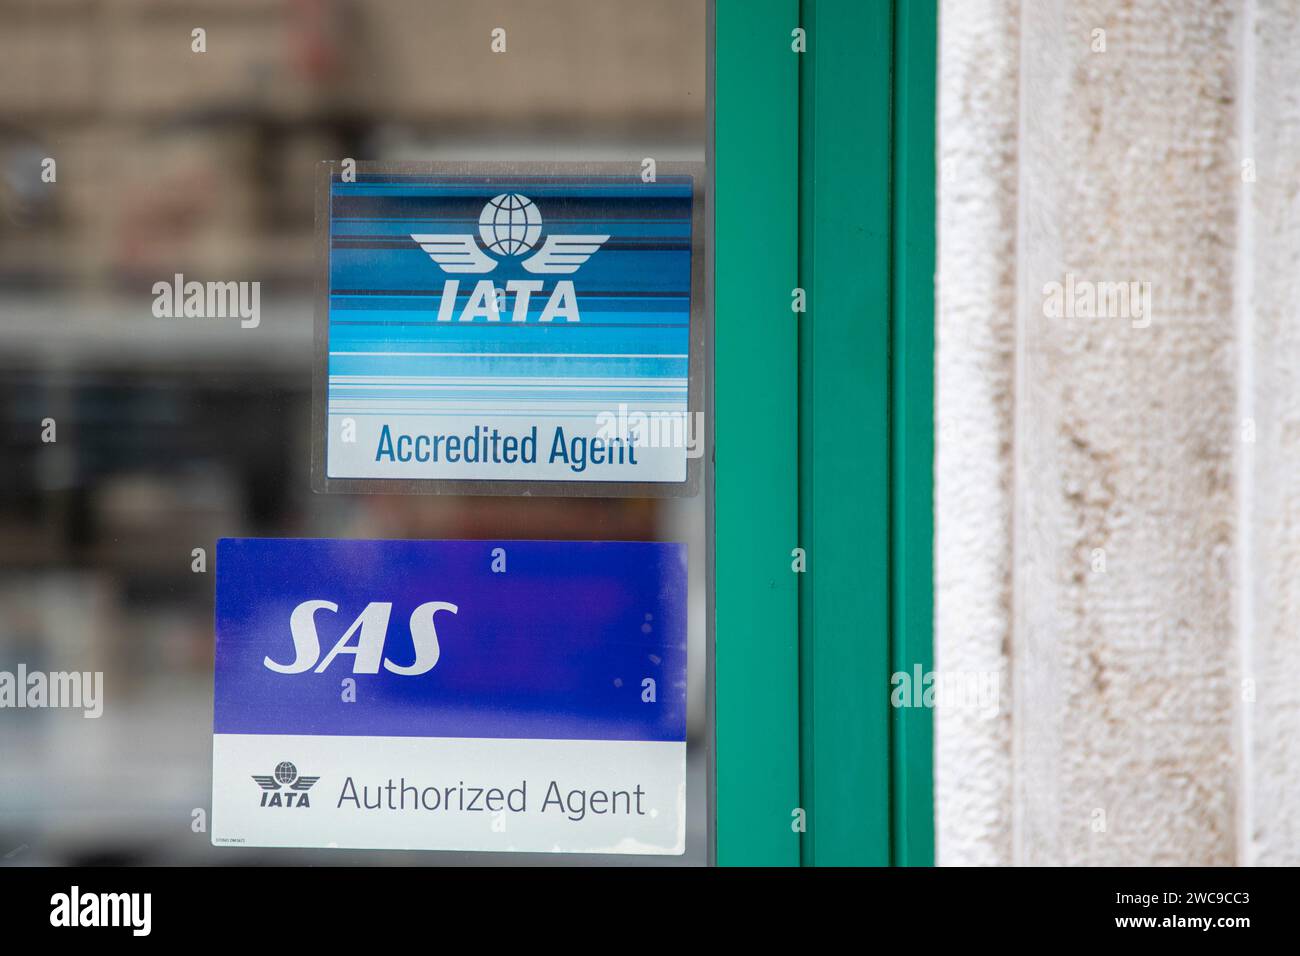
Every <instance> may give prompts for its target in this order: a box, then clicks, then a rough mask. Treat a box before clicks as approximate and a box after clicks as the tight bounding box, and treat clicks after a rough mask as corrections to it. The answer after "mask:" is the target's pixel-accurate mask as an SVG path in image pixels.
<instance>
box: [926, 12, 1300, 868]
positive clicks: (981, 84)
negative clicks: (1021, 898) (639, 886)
mask: <svg viewBox="0 0 1300 956" xmlns="http://www.w3.org/2000/svg"><path fill="white" fill-rule="evenodd" d="M1256 19H1257V20H1258V28H1257V29H1256V28H1255V27H1254V25H1253V24H1254V23H1255V21H1256ZM942 22H943V26H942V30H941V47H940V58H941V64H942V66H941V77H940V88H941V93H940V97H941V99H940V143H941V167H940V168H941V171H942V172H941V182H940V210H941V211H940V239H939V241H940V256H939V319H938V321H939V354H938V359H937V361H938V379H939V383H938V395H937V402H938V409H939V412H938V415H939V424H938V427H939V447H938V455H937V464H936V512H937V530H936V629H937V633H936V645H937V659H938V667H939V669H940V670H941V671H943V670H959V669H986V668H987V669H996V670H998V671H1000V672H1002V673H1004V674H1005V673H1007V672H1008V671H1009V673H1010V681H1009V683H1010V687H1011V692H1010V694H1004V696H1003V716H1002V717H1001V718H999V719H998V720H996V721H993V722H988V723H980V722H978V721H974V720H972V719H970V717H969V715H963V714H962V713H960V712H946V709H945V708H943V707H940V709H939V711H938V713H937V716H936V726H937V730H936V802H937V820H938V844H939V860H940V862H942V863H974V862H1014V863H1024V864H1138V863H1154V864H1181V865H1194V864H1230V863H1234V862H1238V861H1239V860H1240V861H1242V862H1250V861H1253V860H1255V859H1258V860H1259V861H1260V862H1295V861H1296V859H1297V857H1298V856H1300V840H1297V836H1300V820H1298V818H1300V814H1297V813H1296V812H1292V809H1293V808H1296V807H1300V798H1297V796H1295V794H1297V793H1298V792H1300V788H1297V786H1295V783H1297V782H1300V781H1297V780H1296V777H1297V776H1298V775H1300V639H1297V637H1296V634H1297V631H1298V630H1300V625H1297V624H1296V623H1295V621H1296V620H1297V617H1296V615H1295V614H1293V613H1291V610H1292V609H1293V608H1297V606H1298V605H1300V581H1298V580H1297V575H1296V573H1294V572H1296V571H1300V469H1297V468H1296V467H1293V465H1294V463H1295V462H1297V461H1298V460H1300V457H1298V456H1297V454H1288V452H1300V392H1298V391H1297V388H1296V386H1297V385H1300V381H1298V380H1300V373H1297V372H1294V371H1292V370H1294V369H1296V368H1300V365H1298V364H1297V360H1300V326H1297V319H1298V318H1300V315H1297V308H1296V306H1295V304H1294V303H1295V302H1296V301H1297V293H1298V292H1300V271H1298V270H1297V265H1300V263H1297V261H1296V260H1297V258H1300V256H1298V254H1297V244H1298V242H1300V198H1298V197H1297V192H1300V169H1298V168H1297V164H1300V150H1297V145H1300V143H1298V142H1297V141H1298V140H1300V82H1297V80H1300V27H1298V26H1297V23H1300V3H1298V2H1296V0H1244V2H1235V0H1233V2H1230V0H1182V2H1172V0H1128V2H1124V0H1083V2H1068V0H1033V2H1032V3H1030V2H1026V3H1023V4H1022V5H1020V6H1019V9H1018V10H1017V9H1016V8H1015V7H1014V6H1013V5H1012V4H1010V3H996V2H993V0H989V2H985V3H967V2H964V0H947V2H945V3H944V4H943V7H942ZM1097 31H1104V33H1098V32H1097ZM1103 44H1104V49H1103V48H1102V45H1103ZM1008 90H1010V91H1012V95H1016V91H1018V95H1016V100H1015V102H1013V103H1010V104H1009V103H1008V102H1007V100H1008V98H1009V97H1008ZM1009 118H1010V119H1011V120H1012V121H1013V122H1014V129H1012V130H1011V131H1010V132H1009V133H1008V134H1006V136H1005V138H1004V137H1003V136H1002V135H999V134H998V133H996V132H994V131H995V130H1005V129H1006V123H1007V122H1008V119H1009ZM1248 120H1249V121H1251V122H1250V123H1249V124H1247V123H1246V121H1248ZM1243 129H1246V130H1247V136H1246V139H1245V142H1244V143H1243V137H1242V135H1241V134H1242V130H1243ZM1252 141H1253V147H1254V152H1255V156H1254V157H1253V158H1254V159H1255V162H1256V165H1257V169H1258V181H1257V182H1255V183H1253V184H1252V183H1243V177H1242V166H1241V163H1242V160H1243V151H1244V150H1246V149H1247V148H1248V144H1251V143H1252ZM953 157H956V158H957V160H958V162H957V163H956V164H954V165H955V168H954V169H947V168H945V166H944V165H943V163H944V162H946V161H947V160H949V159H951V158H953ZM963 158H968V159H970V160H971V161H970V162H969V163H968V164H967V165H966V166H965V168H963V165H962V163H961V160H962V159H963ZM948 173H951V174H952V178H951V180H950V179H949V178H948V176H947V174H948ZM968 176H973V177H974V180H973V181H972V180H971V179H968V178H967V177H968ZM1008 220H1010V221H1012V222H1013V223H1014V227H1013V229H1012V231H1013V233H1014V237H1015V239H1014V247H1013V248H1008V240H1007V235H1008V228H1007V225H1006V223H1007V222H1008ZM1265 247H1267V248H1265ZM1008 269H1009V270H1010V278H1009V277H1008V275H1009V274H1008ZM1130 283H1137V285H1136V286H1131V285H1129V284H1130ZM1147 283H1149V286H1148V285H1146V284H1147ZM1053 284H1059V285H1053ZM1120 284H1124V285H1123V286H1121V285H1120ZM1008 286H1009V287H1010V289H1009V291H1008ZM1148 289H1149V293H1148V292H1147V290H1148ZM1121 292H1131V293H1133V301H1125V299H1124V298H1123V297H1122V296H1121ZM1090 295H1092V296H1096V297H1100V299H1101V302H1100V305H1099V307H1098V309H1097V311H1098V312H1099V313H1100V314H1093V315H1087V314H1077V313H1080V312H1082V311H1083V310H1082V309H1080V308H1076V309H1075V313H1076V314H1070V312H1069V311H1068V307H1067V306H1066V305H1065V302H1064V300H1065V299H1066V297H1067V296H1069V297H1071V298H1072V299H1073V301H1074V303H1075V305H1076V307H1077V306H1085V307H1086V303H1087V301H1088V297H1089V296H1090ZM1148 295H1149V298H1148V297H1147V296H1148ZM1243 296H1245V298H1243ZM1093 301H1095V299H1094V300H1093ZM1142 306H1149V308H1142ZM1057 307H1061V308H1060V309H1059V310H1058V308H1057ZM1061 311H1064V312H1065V314H1061ZM1008 317H1010V320H1011V321H1008ZM1243 329H1245V330H1246V331H1245V332H1243V331H1242V330H1243ZM955 351H962V352H964V353H965V354H962V355H957V354H954V352H955ZM1244 410H1250V416H1247V417H1252V416H1253V419H1254V420H1255V423H1256V426H1257V429H1258V435H1257V440H1256V441H1255V442H1254V443H1253V444H1252V443H1250V442H1249V441H1247V440H1245V432H1244V429H1245V427H1246V426H1245V424H1244V423H1243V421H1242V419H1243V412H1244ZM1009 421H1010V422H1011V424H1008V422H1009ZM1289 466H1292V467H1289ZM1237 582H1246V584H1245V587H1244V588H1241V589H1238V587H1237ZM1008 605H1009V608H1010V610H1009V611H1008V610H1007V609H1006V608H1007V607H1008ZM995 634H996V635H998V640H999V642H1000V644H999V646H998V647H997V649H996V652H995V649H994V635H995ZM1243 666H1244V671H1243ZM1243 676H1247V677H1250V678H1251V679H1253V680H1254V682H1255V683H1254V685H1253V686H1254V687H1255V689H1256V694H1257V698H1258V699H1257V701H1256V702H1255V703H1253V704H1252V703H1250V702H1249V699H1248V698H1249V694H1246V695H1243V693H1242V691H1243V683H1242V677H1243ZM1244 686H1245V687H1250V686H1252V685H1250V684H1249V683H1247V684H1246V685H1244ZM1005 687H1006V684H1005V683H1004V689H1005ZM999 794H1004V795H1005V803H1004V804H1001V805H999V804H998V803H997V801H998V800H999V799H1002V797H1001V796H999ZM1243 823H1244V824H1245V826H1244V827H1243V826H1242V824H1243Z"/></svg>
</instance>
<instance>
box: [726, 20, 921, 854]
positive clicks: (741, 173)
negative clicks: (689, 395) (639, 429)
mask: <svg viewBox="0 0 1300 956" xmlns="http://www.w3.org/2000/svg"><path fill="white" fill-rule="evenodd" d="M713 17H714V19H713V25H712V43H713V65H714V69H713V77H712V82H713V104H714V114H713V115H714V121H713V130H712V134H713V138H712V144H711V154H712V168H713V170H714V182H713V185H714V195H713V200H714V203H713V215H714V230H713V236H714V241H713V248H712V252H711V255H712V267H713V271H712V276H713V284H712V290H711V291H712V302H713V308H714V329H715V333H714V335H715V341H714V368H713V374H714V438H715V464H714V510H713V519H714V532H715V546H714V552H713V580H714V583H715V595H714V602H715V603H714V615H715V616H714V648H713V650H714V668H713V673H714V681H715V684H714V687H715V701H714V720H715V724H714V734H715V736H714V759H715V763H714V767H713V772H714V794H715V799H714V806H713V812H714V814H715V829H714V836H715V849H716V860H717V862H719V863H721V864H724V865H730V864H738V865H750V864H762V865H784V866H795V865H801V864H802V865H855V864H862V865H889V864H898V865H928V864H932V863H933V860H934V833H933V784H932V771H931V764H932V759H933V739H932V738H933V729H932V722H931V715H930V713H929V711H928V710H925V709H909V708H898V709H895V708H891V707H890V706H889V693H890V689H891V685H890V676H891V674H892V673H894V672H898V671H902V672H907V673H909V674H910V673H911V672H912V670H913V668H914V667H915V666H918V665H919V666H920V667H921V668H922V669H923V670H924V671H928V670H930V669H931V668H932V666H933V655H932V639H931V631H932V617H933V586H932V573H931V568H932V557H933V556H932V537H933V517H932V488H933V478H932V462H933V383H934V371H933V370H934V329H933V315H934V306H933V298H934V284H933V277H934V262H935V255H934V244H935V223H934V212H935V207H934V182H935V177H934V172H935V159H934V153H935V131H934V129H935V65H936V42H937V9H936V0H802V2H799V0H717V2H716V4H715V6H714V11H713ZM797 29H802V30H804V31H805V34H804V43H805V47H804V50H803V51H802V52H797V51H796V49H795V45H796V40H797V36H796V30H797ZM796 289H803V290H804V295H805V302H806V311H804V312H802V313H797V312H795V311H794V309H793V301H794V296H795V290H796ZM796 548H801V549H803V553H804V555H805V560H806V567H805V569H804V570H803V571H802V572H796V571H795V569H794V566H795V565H794V563H795V550H794V549H796ZM801 815H802V821H803V827H802V829H801V828H800V827H799V826H798V825H797V824H798V823H799V822H800V817H801Z"/></svg>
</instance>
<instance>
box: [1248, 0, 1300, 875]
mask: <svg viewBox="0 0 1300 956" xmlns="http://www.w3.org/2000/svg"><path fill="white" fill-rule="evenodd" d="M1246 55H1247V57H1248V58H1249V60H1250V61H1251V62H1252V63H1253V64H1254V69H1253V71H1251V73H1250V84H1251V86H1253V94H1254V95H1253V97H1252V98H1251V101H1250V105H1249V106H1248V107H1247V110H1246V114H1245V115H1246V121H1247V122H1246V124H1245V127H1246V128H1245V136H1244V137H1243V138H1244V142H1243V152H1244V153H1245V155H1246V157H1247V158H1248V159H1251V160H1253V161H1254V164H1255V173H1256V181H1255V182H1254V183H1248V184H1247V185H1246V186H1245V187H1244V188H1245V192H1246V197H1247V202H1246V204H1245V208H1244V226H1245V228H1244V229H1243V233H1244V235H1243V240H1244V242H1243V250H1242V251H1243V256H1242V260H1243V268H1242V270H1241V272H1242V280H1243V284H1244V286H1245V287H1244V288H1243V290H1242V291H1243V295H1244V301H1243V303H1242V306H1243V316H1244V318H1245V323H1244V324H1245V327H1246V329H1247V330H1248V335H1249V338H1248V339H1247V341H1246V343H1245V344H1246V362H1245V363H1244V364H1245V368H1244V376H1243V378H1244V381H1243V390H1244V393H1245V398H1246V405H1245V409H1244V411H1245V416H1244V417H1246V418H1247V419H1248V420H1250V421H1253V422H1254V425H1255V430H1256V434H1255V442H1254V443H1253V444H1246V445H1244V446H1243V447H1244V449H1245V450H1246V453H1247V454H1246V456H1245V457H1246V466H1247V468H1246V473H1245V476H1244V478H1245V481H1244V483H1243V497H1244V502H1243V504H1244V509H1243V510H1244V512H1245V513H1246V514H1247V515H1248V518H1249V535H1248V539H1247V544H1248V548H1247V550H1246V561H1245V563H1244V565H1243V568H1242V571H1243V574H1242V577H1243V580H1245V581H1246V582H1248V583H1247V586H1246V588H1245V589H1244V590H1243V597H1244V600H1245V611H1246V615H1245V616H1246V618H1247V621H1246V624H1247V628H1246V631H1245V633H1246V637H1247V642H1246V644H1245V648H1244V650H1245V675H1246V677H1247V679H1248V680H1250V681H1253V682H1254V683H1253V689H1254V698H1255V699H1254V701H1253V702H1250V701H1248V702H1247V703H1246V704H1245V713H1244V717H1245V720H1244V730H1245V733H1246V737H1247V748H1246V765H1245V770H1246V788H1245V792H1246V794H1247V796H1248V798H1249V799H1248V802H1247V806H1246V815H1245V821H1244V822H1245V824H1246V834H1247V837H1246V840H1245V841H1244V842H1245V846H1244V853H1243V862H1258V863H1261V864H1271V865H1277V864H1285V865H1289V866H1295V865H1297V864H1300V3H1297V2H1296V0H1259V3H1258V8H1257V29H1256V30H1255V31H1253V34H1252V39H1251V42H1250V43H1249V44H1248V45H1247V47H1246ZM1249 686H1250V685H1248V687H1249Z"/></svg>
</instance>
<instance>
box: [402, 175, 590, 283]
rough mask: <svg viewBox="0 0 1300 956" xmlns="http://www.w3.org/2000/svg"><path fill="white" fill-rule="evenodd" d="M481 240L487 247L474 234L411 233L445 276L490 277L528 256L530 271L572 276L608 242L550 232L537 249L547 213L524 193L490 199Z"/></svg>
mask: <svg viewBox="0 0 1300 956" xmlns="http://www.w3.org/2000/svg"><path fill="white" fill-rule="evenodd" d="M478 235H479V239H481V240H482V242H483V245H482V246H480V245H479V244H478V243H477V242H475V240H474V234H473V233H469V232H466V233H421V234H416V233H412V234H411V238H412V239H414V240H415V241H416V242H417V243H419V244H420V248H421V249H423V250H424V251H425V252H427V253H428V254H429V257H430V258H431V259H433V261H434V262H436V263H438V265H439V266H441V267H442V270H443V271H444V272H449V273H459V274H469V275H482V274H484V273H488V272H491V271H492V270H493V269H495V268H496V267H497V266H498V265H499V264H500V260H501V259H504V258H510V257H518V256H524V255H528V254H529V253H532V255H528V258H526V259H524V260H523V261H522V262H521V263H520V265H522V266H523V267H524V269H525V270H526V271H528V272H531V273H533V274H535V275H567V274H571V273H574V272H577V271H578V268H579V267H580V266H581V265H582V264H583V263H584V262H586V261H587V260H588V259H590V258H591V256H592V254H593V253H595V252H596V250H598V249H599V248H600V247H601V246H602V245H604V244H605V242H606V241H607V240H608V239H609V236H607V235H606V236H597V235H557V234H555V233H550V234H548V235H547V236H546V238H545V240H544V241H543V242H542V246H541V248H540V249H537V241H538V239H541V237H542V213H541V211H540V210H539V209H538V208H537V204H536V203H535V202H533V201H532V200H531V199H529V198H528V197H527V196H525V195H523V194H521V193H501V194H500V195H499V196H493V197H492V198H491V199H489V200H488V201H487V204H486V205H485V206H484V207H483V211H482V212H481V213H480V214H479V217H478ZM535 249H536V251H534V250H535ZM488 253H491V254H492V255H489V254H488ZM493 256H496V257H499V258H493Z"/></svg>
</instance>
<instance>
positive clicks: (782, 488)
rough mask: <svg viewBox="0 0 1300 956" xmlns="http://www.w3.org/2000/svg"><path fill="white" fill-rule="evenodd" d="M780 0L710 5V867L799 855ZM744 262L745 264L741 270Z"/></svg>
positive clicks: (793, 212) (793, 353)
mask: <svg viewBox="0 0 1300 956" xmlns="http://www.w3.org/2000/svg"><path fill="white" fill-rule="evenodd" d="M797 22H798V4H797V3H796V2H795V0H719V2H718V3H717V5H716V7H715V8H714V36H715V37H716V38H718V42H717V43H716V44H715V47H714V100H713V102H714V116H715V117H716V119H715V126H714V148H713V151H714V203H713V211H714V236H715V237H716V238H715V241H714V246H713V248H714V253H713V256H714V258H713V263H714V276H715V278H714V285H713V296H714V299H713V302H714V422H715V423H716V424H715V429H714V437H715V441H714V532H715V535H716V542H717V544H716V550H715V559H714V582H715V598H714V602H715V604H714V607H715V632H714V633H715V641H714V678H715V687H716V691H715V693H716V697H715V704H714V721H715V725H714V736H715V759H716V763H715V767H714V774H715V778H714V813H715V821H716V823H715V831H714V834H715V840H716V857H717V861H718V862H719V863H722V864H742V865H743V864H765V865H790V866H795V865H798V863H799V834H798V833H797V832H795V830H794V829H793V828H792V827H791V814H792V813H793V811H794V810H795V808H797V807H798V806H799V688H798V652H799V620H798V611H799V605H798V587H797V582H796V580H795V576H794V575H793V574H792V573H791V570H790V551H791V549H792V548H794V547H796V546H797V544H798V530H799V526H798V473H797V465H798V444H797V442H798V437H797V414H798V406H799V402H798V393H797V387H798V380H799V379H798V366H797V364H796V363H797V360H798V340H797V336H798V326H797V324H796V323H795V321H794V318H793V316H792V315H791V313H790V306H789V302H790V290H791V289H793V288H794V287H795V286H796V285H797V284H798V281H797V280H798V274H797V270H798V229H797V226H798V178H797V177H798V168H799V167H798V142H799V135H798V133H799V130H798V107H799V104H798V91H799V83H798V61H797V60H796V59H795V57H794V55H793V54H792V53H791V52H790V47H789V34H790V30H791V28H792V26H793V25H794V24H795V23H797ZM756 267H757V268H756Z"/></svg>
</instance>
